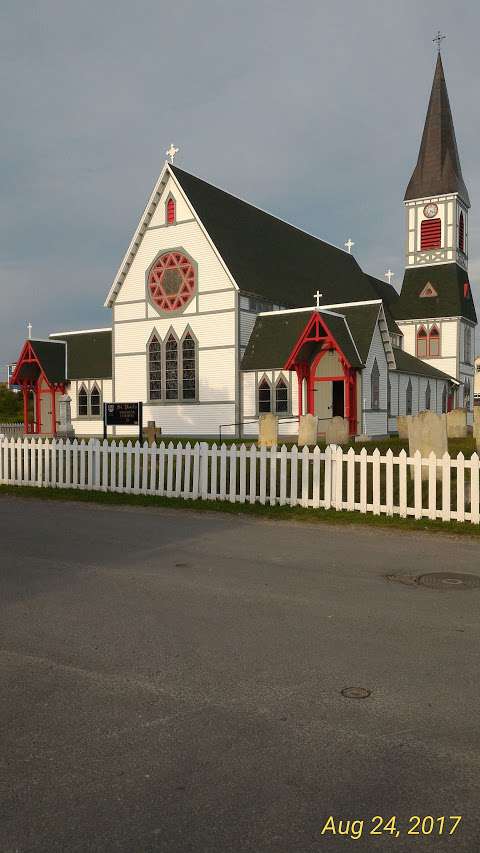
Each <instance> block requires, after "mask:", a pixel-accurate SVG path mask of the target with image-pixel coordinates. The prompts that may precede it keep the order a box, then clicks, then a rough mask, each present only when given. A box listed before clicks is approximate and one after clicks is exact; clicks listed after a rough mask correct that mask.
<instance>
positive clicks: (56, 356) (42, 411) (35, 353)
mask: <svg viewBox="0 0 480 853" xmlns="http://www.w3.org/2000/svg"><path fill="white" fill-rule="evenodd" d="M65 350H66V347H65V343H64V342H63V341H58V342H57V341H33V340H28V341H26V342H25V344H24V345H23V347H22V351H21V353H20V356H19V358H18V361H17V364H16V367H15V370H14V373H13V375H12V378H11V383H12V385H19V386H20V388H21V390H22V394H23V425H24V431H25V434H26V435H55V434H56V432H57V425H58V400H59V397H60V396H61V395H62V394H64V393H65V387H66V379H65Z"/></svg>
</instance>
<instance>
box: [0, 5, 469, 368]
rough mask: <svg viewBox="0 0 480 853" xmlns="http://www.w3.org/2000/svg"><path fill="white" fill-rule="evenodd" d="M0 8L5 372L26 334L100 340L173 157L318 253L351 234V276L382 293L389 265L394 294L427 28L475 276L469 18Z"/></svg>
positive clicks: (423, 88) (464, 13)
mask: <svg viewBox="0 0 480 853" xmlns="http://www.w3.org/2000/svg"><path fill="white" fill-rule="evenodd" d="M8 5H9V8H8V11H6V12H5V11H4V15H3V20H2V29H1V31H0V80H1V81H2V104H3V110H2V116H3V119H4V121H3V126H2V136H1V141H0V146H1V152H2V156H1V157H0V185H1V187H2V193H1V197H0V288H1V292H2V296H3V301H2V315H1V325H0V330H1V335H0V362H3V363H6V362H7V361H9V360H10V359H12V358H15V356H16V354H17V353H18V349H19V346H20V343H21V340H22V337H23V335H24V330H25V325H26V323H27V322H28V320H32V323H33V324H34V332H35V333H37V334H41V335H42V336H46V335H47V334H48V332H49V331H51V330H52V329H58V328H59V327H65V326H66V327H79V328H81V327H85V326H88V325H94V326H98V325H105V324H106V323H107V322H108V313H107V312H106V311H105V309H103V307H102V306H103V301H104V298H105V295H106V293H107V291H108V289H109V287H110V284H111V280H112V277H113V275H114V273H115V270H116V268H117V266H118V264H119V262H120V260H121V258H122V256H123V252H124V250H125V248H126V246H127V245H128V241H129V239H130V236H131V234H132V232H133V230H134V228H135V226H136V224H137V220H138V216H139V214H140V212H141V211H142V209H143V207H144V204H145V201H146V199H147V197H148V194H149V192H150V190H151V187H152V185H153V183H154V181H155V179H156V177H157V175H158V173H159V171H160V169H161V166H162V163H163V160H164V152H165V149H166V148H167V146H168V145H169V143H170V142H171V141H174V142H175V144H177V145H180V147H181V151H180V156H179V160H178V162H179V165H181V166H182V167H183V168H185V169H187V170H188V171H192V172H194V173H195V174H198V175H200V176H202V177H204V178H205V179H206V180H211V181H212V182H213V183H216V184H217V185H219V186H223V187H224V188H225V189H228V190H230V191H231V192H234V193H236V194H238V195H240V196H241V197H243V198H246V199H248V200H250V201H252V203H254V204H258V205H259V206H261V207H263V208H265V209H267V210H271V211H272V212H273V213H276V214H278V215H279V216H281V217H283V218H285V219H287V220H288V221H290V222H293V223H295V224H297V225H299V226H300V227H304V228H306V229H307V230H308V231H311V232H313V233H315V234H317V235H318V236H321V237H323V238H324V239H326V240H328V241H330V242H332V243H334V244H337V245H343V243H344V241H345V239H346V238H347V237H349V236H351V237H352V239H353V240H354V241H355V244H356V245H355V250H354V251H355V253H356V256H357V258H358V260H359V261H360V263H361V264H362V265H363V266H364V267H365V268H366V269H367V270H368V271H369V272H372V273H374V274H376V275H378V276H379V277H382V276H383V273H384V272H385V269H387V267H391V269H392V270H394V271H395V273H396V277H395V279H394V281H395V283H396V284H397V286H398V285H399V284H400V282H401V277H402V271H403V265H404V259H403V246H404V220H403V206H402V198H403V192H404V188H405V185H406V183H407V181H408V178H409V176H410V173H411V171H412V169H413V166H414V162H415V159H416V156H417V152H418V146H419V142H420V135H421V129H422V125H423V121H424V117H425V111H426V105H427V100H428V94H429V89H430V85H431V80H432V75H433V67H434V60H435V55H434V46H433V45H432V42H431V39H432V37H433V35H434V32H432V29H433V28H432V20H433V21H434V22H435V27H436V26H437V21H438V25H441V26H442V27H443V29H444V31H445V32H447V34H448V39H447V41H446V42H444V59H445V67H446V76H447V84H448V87H449V92H450V99H451V103H452V108H453V112H454V120H455V125H456V130H457V137H458V142H459V147H460V154H461V159H462V165H463V170H464V175H465V178H466V181H467V184H468V187H469V190H470V195H471V198H472V202H473V205H474V207H473V210H472V216H471V227H470V249H471V270H472V271H473V272H474V273H475V274H478V273H480V252H479V245H480V243H479V240H480V233H479V227H478V226H477V225H475V221H476V217H478V216H479V214H478V211H476V202H477V199H479V198H480V193H479V189H480V166H479V162H478V158H477V156H476V153H477V152H476V147H477V139H478V137H479V134H480V115H479V114H478V111H477V110H475V109H474V107H473V105H474V104H475V102H476V81H477V79H478V69H477V60H476V56H477V50H476V33H477V31H478V27H479V24H480V8H477V5H474V4H473V3H466V4H462V6H461V7H458V5H457V6H455V5H452V4H451V3H447V2H446V0H436V2H434V0H425V2H424V3H423V4H422V5H421V6H419V5H418V2H417V0H404V2H403V3H401V4H399V3H398V2H394V0H384V2H382V3H379V2H378V0H366V2H362V3H358V2H357V0H349V2H347V0H344V2H340V3H337V4H335V5H334V4H330V3H326V2H318V0H299V2H298V3H297V4H296V6H295V14H293V12H292V8H293V7H292V4H291V3H290V2H286V0H275V2H274V1H273V0H244V2H243V3H241V4H240V3H224V2H219V0H218V2H215V0H203V2H202V3H198V2H186V0H177V2H176V3H175V4H171V3H165V2H159V1H158V0H156V2H153V0H137V3H136V4H135V8H134V10H132V5H131V3H130V0H128V2H127V0H102V3H98V2H93V0H84V2H83V3H82V4H74V3H70V2H65V0H36V2H35V0H30V2H27V3H18V4H13V3H12V4H8ZM477 221H480V219H478V218H477ZM472 278H473V275H472ZM474 292H476V295H477V296H478V295H479V294H478V290H476V291H475V286H474Z"/></svg>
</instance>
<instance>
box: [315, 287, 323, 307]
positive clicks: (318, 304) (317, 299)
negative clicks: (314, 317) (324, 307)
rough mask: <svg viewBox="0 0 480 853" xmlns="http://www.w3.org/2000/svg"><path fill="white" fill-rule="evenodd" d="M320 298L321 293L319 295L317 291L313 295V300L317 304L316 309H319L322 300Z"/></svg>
mask: <svg viewBox="0 0 480 853" xmlns="http://www.w3.org/2000/svg"><path fill="white" fill-rule="evenodd" d="M322 297H323V293H320V291H319V290H317V292H316V293H314V294H313V298H314V299H315V300H316V302H317V305H316V307H317V308H320V300H321V299H322Z"/></svg>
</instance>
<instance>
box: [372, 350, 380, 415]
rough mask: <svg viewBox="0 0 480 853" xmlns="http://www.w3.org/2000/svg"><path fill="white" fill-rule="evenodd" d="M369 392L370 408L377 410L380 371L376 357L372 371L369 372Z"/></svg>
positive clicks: (378, 405)
mask: <svg viewBox="0 0 480 853" xmlns="http://www.w3.org/2000/svg"><path fill="white" fill-rule="evenodd" d="M370 393H371V408H372V409H375V410H378V409H379V408H380V371H379V369H378V364H377V359H375V361H374V362H373V367H372V372H371V374H370Z"/></svg>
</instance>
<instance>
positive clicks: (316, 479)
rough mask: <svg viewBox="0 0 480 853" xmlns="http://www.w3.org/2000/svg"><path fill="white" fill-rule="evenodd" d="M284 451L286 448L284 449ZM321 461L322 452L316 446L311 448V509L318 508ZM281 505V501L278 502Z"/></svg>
mask: <svg viewBox="0 0 480 853" xmlns="http://www.w3.org/2000/svg"><path fill="white" fill-rule="evenodd" d="M285 449H286V448H285ZM321 459H322V451H321V450H320V448H319V446H318V444H316V445H315V447H314V448H313V493H312V497H313V508H314V509H318V508H319V506H320V464H321ZM280 503H281V501H280Z"/></svg>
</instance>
